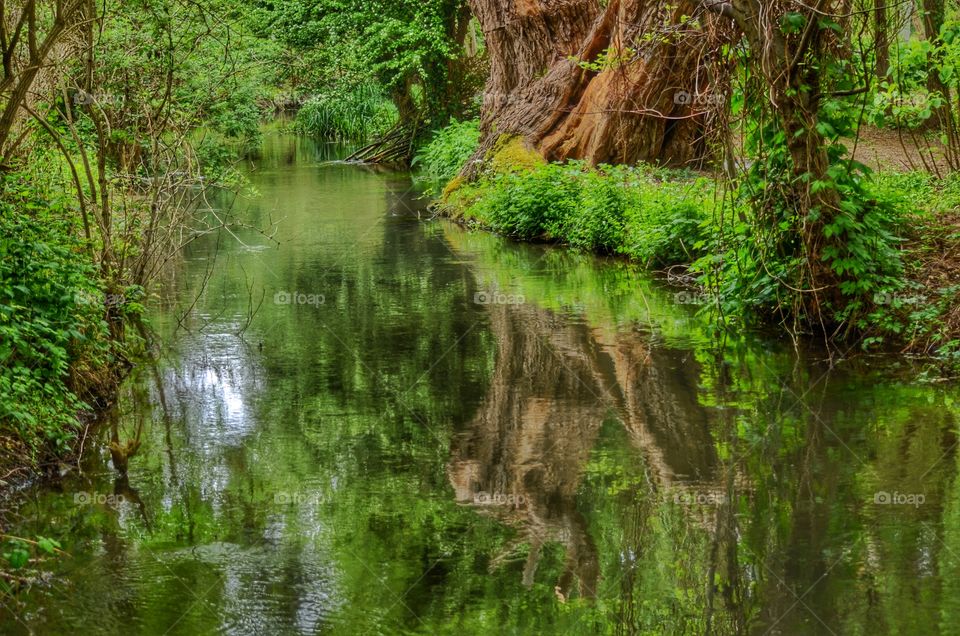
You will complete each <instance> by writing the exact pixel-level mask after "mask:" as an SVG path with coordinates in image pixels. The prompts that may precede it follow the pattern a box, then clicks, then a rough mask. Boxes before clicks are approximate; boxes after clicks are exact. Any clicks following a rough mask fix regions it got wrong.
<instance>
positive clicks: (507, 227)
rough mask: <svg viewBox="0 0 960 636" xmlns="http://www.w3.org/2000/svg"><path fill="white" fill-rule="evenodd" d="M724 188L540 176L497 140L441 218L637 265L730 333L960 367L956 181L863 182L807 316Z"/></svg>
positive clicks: (676, 178) (785, 262)
mask: <svg viewBox="0 0 960 636" xmlns="http://www.w3.org/2000/svg"><path fill="white" fill-rule="evenodd" d="M446 143H447V145H449V140H446ZM428 151H429V149H428ZM435 154H436V153H435ZM464 154H465V153H461V155H460V157H461V158H462V157H463V156H464ZM445 159H446V161H447V163H448V165H449V162H450V161H451V157H446V158H445ZM441 163H442V162H441ZM721 183H722V181H721V180H719V179H714V178H713V177H712V176H711V175H705V174H702V173H693V172H686V171H676V170H666V169H660V168H654V167H650V166H632V167H626V166H599V167H597V168H590V167H588V166H587V165H585V164H583V163H575V162H574V163H567V164H549V163H546V162H545V161H543V159H542V158H540V156H539V155H538V154H537V153H535V152H533V151H530V150H528V149H526V148H525V147H524V146H523V143H522V142H521V141H520V140H519V139H504V140H502V141H501V143H500V144H498V146H497V147H496V148H495V149H494V151H493V152H492V153H491V155H490V156H488V158H487V161H486V162H485V168H484V170H483V171H482V172H481V174H480V176H479V178H477V179H476V180H473V181H470V182H466V181H463V180H461V179H460V178H459V177H455V178H453V179H452V180H451V181H450V182H449V183H448V185H447V186H446V188H445V189H444V191H443V194H442V197H441V198H440V200H439V202H438V205H437V207H438V209H439V210H440V211H441V212H442V213H443V214H444V215H445V216H448V217H450V218H452V219H455V220H458V221H460V222H463V223H466V224H468V225H471V226H474V227H478V228H483V229H486V230H491V231H494V232H497V233H500V234H503V235H505V236H509V237H511V238H514V239H517V240H524V241H548V242H554V243H560V244H565V245H568V246H570V247H571V248H573V249H578V250H583V251H587V252H593V253H599V254H611V255H617V256H622V257H625V258H627V259H630V260H632V261H636V262H639V263H641V264H642V265H644V266H645V267H646V268H648V269H650V270H653V271H657V272H661V273H663V274H664V276H665V277H666V278H668V279H669V281H670V282H671V283H674V284H679V285H680V288H679V289H678V295H677V302H679V303H683V304H693V305H697V306H699V307H700V308H701V310H702V311H704V312H710V313H712V314H714V315H715V316H716V317H717V318H718V319H719V320H720V321H722V322H723V323H725V324H727V325H728V326H738V325H749V324H754V323H780V324H782V325H784V326H785V327H787V328H789V329H790V330H791V331H792V332H793V333H794V334H795V335H799V334H802V333H815V332H820V333H826V334H827V336H828V337H829V338H830V339H831V340H832V341H833V342H834V343H835V344H836V345H837V346H838V347H839V348H840V349H841V350H844V351H849V350H852V349H856V348H859V349H862V350H868V351H870V350H873V351H877V350H882V351H896V352H898V353H902V354H907V355H918V356H923V357H928V358H930V359H932V360H935V361H936V362H937V363H938V364H941V365H943V366H945V367H947V368H950V369H956V368H958V367H960V179H956V178H948V179H943V180H941V179H937V178H935V177H933V176H931V175H929V174H927V173H922V172H906V173H903V172H893V171H883V172H877V173H872V174H871V173H867V176H866V177H865V178H863V179H862V183H861V187H862V188H864V189H865V191H866V192H867V194H868V196H869V199H870V201H871V203H872V208H871V209H870V210H869V211H868V212H867V213H866V214H863V215H861V216H855V215H851V217H850V219H849V221H848V226H847V227H844V228H842V231H844V232H846V233H847V238H848V244H847V246H846V247H845V248H844V249H845V251H844V253H836V254H834V255H833V260H832V262H831V263H830V265H831V267H833V268H834V269H835V270H836V271H837V272H838V276H837V279H838V281H839V284H838V290H837V293H835V294H833V295H827V296H825V298H824V299H823V300H822V301H820V300H819V299H818V301H819V302H818V305H819V313H817V314H816V315H811V314H810V313H808V312H807V311H806V307H807V306H808V303H806V301H805V299H803V298H802V296H803V295H804V294H803V292H801V291H799V289H800V286H799V283H798V286H797V287H794V286H792V285H791V281H792V280H793V279H794V278H795V277H797V272H800V271H802V270H803V269H804V268H805V267H807V266H808V264H807V262H806V260H805V259H802V258H798V257H797V256H796V255H791V253H790V251H789V249H788V246H786V245H785V244H784V241H785V239H784V237H783V236H782V235H781V234H780V233H779V232H778V231H777V228H768V227H764V225H763V223H762V222H761V219H760V218H759V215H758V214H757V213H756V212H755V211H754V210H753V209H751V208H750V207H749V206H748V205H746V204H745V203H744V199H743V198H742V197H740V196H739V193H738V192H736V191H732V190H730V189H728V188H724V187H723V186H722V185H721ZM841 207H842V205H841ZM838 231H840V230H838Z"/></svg>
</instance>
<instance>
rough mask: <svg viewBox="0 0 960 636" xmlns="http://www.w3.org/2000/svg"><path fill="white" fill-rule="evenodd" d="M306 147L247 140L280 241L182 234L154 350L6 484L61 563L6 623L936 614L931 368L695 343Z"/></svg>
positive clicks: (953, 497) (944, 535)
mask: <svg viewBox="0 0 960 636" xmlns="http://www.w3.org/2000/svg"><path fill="white" fill-rule="evenodd" d="M323 161H324V156H323V154H322V150H321V149H318V148H316V147H315V146H313V145H311V144H310V143H309V142H307V141H304V140H292V139H289V138H273V139H270V140H269V143H268V146H267V148H266V149H265V152H264V154H263V157H262V159H260V160H259V161H258V162H257V163H256V165H255V168H256V169H255V170H254V171H253V172H251V179H252V180H253V182H254V183H255V185H256V187H257V189H258V191H259V192H260V195H259V196H258V197H256V198H254V199H252V200H249V201H246V202H245V203H244V204H243V205H244V207H242V209H241V210H240V212H241V213H242V214H245V215H247V217H248V220H249V222H250V223H251V224H254V225H257V224H262V223H263V222H267V223H270V222H273V221H274V220H278V219H283V222H282V223H280V225H279V230H278V235H277V239H278V240H279V241H280V247H279V248H276V247H275V246H270V245H262V244H261V243H258V242H257V241H258V237H257V235H256V234H255V233H250V234H249V235H247V234H244V233H243V232H240V233H239V236H240V239H241V240H242V241H243V243H244V244H245V245H240V244H237V243H235V242H230V241H221V240H218V238H217V237H215V236H210V237H205V238H204V239H201V240H198V241H196V242H195V243H194V244H192V245H191V247H190V249H189V250H188V251H187V253H186V254H185V257H184V261H183V262H182V263H179V264H177V268H176V271H173V272H171V275H170V278H169V280H168V281H167V286H166V288H165V292H164V293H165V296H164V298H163V301H162V303H161V307H162V308H163V309H162V310H161V311H158V312H157V313H156V314H155V316H154V323H155V325H156V328H157V330H158V331H159V332H161V333H163V334H164V335H165V336H166V340H165V342H167V343H169V350H168V351H166V353H165V355H164V357H163V359H162V360H161V361H160V362H159V363H158V364H157V365H156V366H149V365H146V366H143V367H142V368H140V369H139V371H138V374H137V376H136V377H135V378H134V379H133V380H132V381H131V382H130V383H129V384H128V386H127V387H126V394H125V398H124V400H123V401H122V404H121V406H120V408H119V409H118V410H117V411H115V412H114V413H112V414H111V416H110V419H109V420H108V421H107V422H106V423H105V424H104V426H103V427H101V429H100V431H99V434H98V435H99V437H98V440H97V441H98V444H97V445H96V448H97V451H96V452H94V453H92V454H89V456H88V463H87V464H86V465H85V466H84V471H83V474H82V475H77V474H75V473H70V474H68V475H67V476H66V477H65V478H64V480H63V481H62V482H61V483H59V484H54V485H51V486H39V487H37V488H36V489H35V490H34V491H32V492H31V493H29V495H28V497H26V499H25V500H24V502H23V503H22V505H21V507H20V510H19V514H20V518H21V521H20V525H19V527H17V528H14V529H13V530H15V531H16V532H22V533H24V534H44V535H47V536H55V537H58V538H60V539H61V540H62V541H63V542H64V543H65V545H66V547H67V548H68V550H69V551H70V552H71V553H72V554H73V557H72V558H71V559H67V560H64V561H62V562H60V563H58V564H57V571H56V573H55V576H54V578H53V580H52V582H51V584H50V585H47V586H38V587H37V588H35V589H34V590H33V591H32V592H31V594H30V595H29V596H27V597H25V598H24V599H23V602H24V606H23V607H22V608H20V609H18V610H17V618H19V619H21V620H23V621H24V623H26V624H28V625H29V626H30V627H29V629H32V630H34V631H35V632H37V633H50V634H59V633H69V632H70V631H76V630H82V631H83V633H101V634H138V633H142V634H157V633H161V634H162V633H171V634H176V633H183V634H207V633H238V634H248V633H249V634H260V633H277V634H286V633H298V634H312V633H322V632H324V633H325V632H331V633H344V634H354V633H385V634H393V633H429V634H433V633H450V632H458V633H491V632H505V633H515V634H528V633H529V634H547V633H549V634H554V633H556V634H561V633H568V634H589V633H601V634H610V633H617V634H642V633H710V634H714V633H716V634H737V633H759V634H764V633H774V634H776V633H782V634H807V633H810V634H831V633H835V634H840V633H861V632H862V633H866V632H870V633H878V634H881V633H938V632H939V633H951V631H952V630H954V629H955V627H954V626H955V625H956V621H955V620H954V619H955V617H956V616H957V606H958V601H960V593H958V591H957V589H956V583H955V581H956V580H957V577H956V574H957V573H958V565H960V562H958V560H957V558H956V556H955V555H954V553H955V552H957V553H960V512H958V510H960V508H958V506H957V502H958V501H960V492H958V491H957V484H956V480H955V475H956V468H955V466H956V462H957V456H956V453H955V452H954V449H955V446H956V444H957V437H956V427H957V414H958V402H957V393H956V390H955V389H953V388H951V387H948V386H941V385H923V384H918V383H916V381H915V380H914V378H912V377H906V378H904V379H900V378H898V376H897V375H896V374H895V373H893V372H891V370H890V369H888V368H884V369H879V368H878V369H872V368H870V367H869V366H868V365H865V364H859V363H854V364H845V365H842V366H841V367H839V368H836V369H830V368H829V367H828V366H826V365H825V364H823V363H822V362H820V361H818V359H817V358H818V356H817V352H816V350H815V349H812V348H811V349H809V350H806V351H805V352H804V354H803V356H802V357H801V358H800V359H797V356H796V355H795V354H794V353H793V352H792V351H791V350H790V349H789V348H787V347H784V346H782V345H780V344H779V343H776V342H771V341H769V340H768V339H765V338H764V337H763V336H762V335H758V334H739V335H734V336H731V337H730V339H729V340H728V341H727V342H725V343H720V342H718V341H717V340H716V339H715V338H714V337H713V334H712V332H711V329H710V326H709V324H708V323H706V322H705V321H703V320H701V319H698V318H696V317H695V316H693V315H692V314H691V313H690V311H689V309H690V308H689V307H686V306H682V305H677V304H676V303H675V302H673V301H672V298H673V294H672V292H670V291H669V290H665V289H663V288H661V287H659V286H658V285H656V284H654V283H653V282H651V280H650V279H649V278H647V277H645V276H643V275H641V274H640V273H638V272H637V271H636V270H635V269H634V268H632V267H630V266H629V265H626V264H624V263H619V262H601V261H598V260H596V259H593V258H590V257H587V256H584V255H578V254H575V253H570V252H567V251H563V250H557V249H552V248H549V247H543V246H540V247H532V246H522V245H515V244H511V243H509V242H507V241H504V240H502V239H499V238H497V237H493V236H490V235H487V234H484V233H479V232H477V233H474V232H468V231H465V230H463V229H461V228H458V227H455V226H452V225H450V224H446V223H439V222H428V221H427V220H426V219H427V218H428V217H429V215H428V214H427V213H426V211H425V210H424V207H423V201H421V200H419V199H418V198H417V197H416V195H415V194H414V193H413V192H412V191H411V188H410V183H409V181H408V180H406V179H402V178H400V177H398V176H395V175H388V174H378V173H371V172H364V171H362V170H358V169H356V168H353V167H348V166H343V165H321V164H323ZM214 261H215V262H216V263H217V267H216V268H214V269H213V270H212V273H211V270H210V269H209V264H210V263H211V262H214ZM251 287H253V288H254V289H255V290H256V291H257V293H258V294H259V293H260V292H261V291H262V292H263V294H264V297H265V298H266V299H267V302H265V304H264V305H263V307H262V308H261V310H260V312H258V313H257V314H256V316H255V318H254V320H253V321H252V322H251V323H250V325H249V329H247V330H246V331H245V332H243V336H244V337H243V338H241V337H239V336H238V335H237V334H238V333H240V332H241V331H242V329H240V326H242V325H244V324H245V322H246V320H247V317H248V316H249V306H248V300H249V296H250V294H249V290H250V288H251ZM491 290H494V291H497V292H500V291H502V293H503V294H504V295H506V296H512V297H513V304H496V303H488V304H483V303H478V302H476V299H477V294H480V293H489V292H491ZM282 291H285V292H302V293H304V294H314V295H317V296H320V295H322V296H323V298H324V302H322V303H319V302H318V303H315V304H308V305H299V304H294V303H288V304H282V303H275V302H272V300H273V298H274V295H275V294H277V293H278V292H282ZM520 297H522V302H521V299H520ZM191 307H193V308H194V311H192V312H188V311H187V310H188V309H189V308H191ZM184 316H185V317H184ZM181 318H182V325H181V324H180V322H181V321H179V320H178V319H181ZM80 493H88V494H92V495H98V496H100V495H102V497H98V498H96V499H94V501H93V503H89V502H88V503H83V502H80V503H78V502H77V499H76V496H77V495H78V494H80ZM878 493H888V494H889V495H890V496H891V498H892V499H893V500H894V502H896V501H899V499H897V497H899V496H901V495H915V494H922V495H923V497H924V501H923V503H922V505H912V506H911V505H900V504H898V503H882V502H881V503H876V497H877V496H878ZM106 495H113V497H112V498H110V499H109V500H107V498H106ZM101 501H102V502H103V503H101ZM913 501H916V499H914V500H913ZM5 611H6V612H7V613H6V614H4V615H3V616H2V619H0V620H3V623H2V624H0V627H2V629H0V631H3V632H4V633H6V632H10V633H27V632H28V628H27V627H25V625H24V624H23V623H20V622H17V618H15V617H14V616H13V615H12V614H11V613H10V612H9V610H5Z"/></svg>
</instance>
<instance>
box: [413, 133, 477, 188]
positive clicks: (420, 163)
mask: <svg viewBox="0 0 960 636" xmlns="http://www.w3.org/2000/svg"><path fill="white" fill-rule="evenodd" d="M479 144H480V122H479V121H478V120H475V119H474V120H470V121H462V122H461V121H456V120H453V121H452V122H451V123H450V125H449V126H447V127H445V128H442V129H440V130H438V131H436V132H435V133H434V134H433V137H432V138H431V139H430V141H429V142H428V143H427V144H426V145H424V146H423V147H422V148H421V149H420V152H418V153H417V156H416V157H414V160H413V165H414V166H417V167H418V168H419V169H420V171H421V173H422V174H423V176H425V177H427V178H429V179H433V180H437V181H450V180H451V179H453V178H454V177H456V176H457V174H459V172H460V170H461V169H462V168H463V166H464V165H466V163H467V161H468V160H469V159H470V157H471V156H472V155H473V153H474V152H475V151H476V149H477V146H478V145H479Z"/></svg>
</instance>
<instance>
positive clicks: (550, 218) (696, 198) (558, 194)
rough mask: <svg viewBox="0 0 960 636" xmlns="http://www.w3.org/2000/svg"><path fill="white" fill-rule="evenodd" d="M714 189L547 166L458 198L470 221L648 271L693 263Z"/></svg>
mask: <svg viewBox="0 0 960 636" xmlns="http://www.w3.org/2000/svg"><path fill="white" fill-rule="evenodd" d="M710 188H711V184H710V182H709V181H707V180H705V179H694V178H692V177H691V176H690V175H687V174H685V173H678V172H670V171H665V170H655V169H652V168H649V167H627V166H600V167H598V168H596V169H593V168H590V167H588V166H586V165H585V164H583V163H579V162H571V163H568V164H544V165H542V166H539V167H536V168H534V169H533V170H531V171H526V172H510V173H506V174H499V175H493V176H487V177H485V178H483V179H481V180H480V181H479V182H478V183H477V184H473V185H469V186H465V187H464V188H463V189H462V191H460V192H458V193H456V194H455V195H454V196H455V197H457V198H459V199H460V200H461V201H462V202H464V203H466V207H465V211H464V212H465V215H466V216H467V217H468V218H471V219H476V220H477V221H479V222H481V223H483V224H484V225H487V226H489V227H491V228H492V229H494V230H496V231H498V232H501V233H503V234H506V235H509V236H513V237H516V238H520V239H525V240H552V241H559V242H562V243H566V244H569V245H571V246H573V247H576V248H579V249H583V250H589V251H595V252H600V253H605V254H618V255H623V256H627V257H630V258H632V259H635V260H639V261H642V262H644V263H646V264H647V265H649V266H653V267H656V266H665V265H671V264H675V263H683V262H690V260H691V258H692V257H693V256H694V253H693V249H694V246H695V245H696V244H698V243H699V242H700V235H701V233H702V232H703V227H704V223H705V222H706V221H707V220H708V219H709V218H710V215H711V210H712V207H713V201H712V197H711V195H710Z"/></svg>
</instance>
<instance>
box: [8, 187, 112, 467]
mask: <svg viewBox="0 0 960 636" xmlns="http://www.w3.org/2000/svg"><path fill="white" fill-rule="evenodd" d="M0 186H2V189H3V191H2V193H0V436H3V437H6V438H8V439H12V440H16V441H19V442H20V443H22V444H24V445H25V446H26V447H27V449H28V450H29V452H31V453H32V454H33V457H34V458H36V457H37V455H38V454H39V453H40V452H42V451H43V450H44V449H48V450H58V451H61V452H62V451H64V450H66V449H67V447H68V443H69V441H70V439H71V438H72V437H73V436H74V435H75V433H76V426H77V414H78V412H79V411H81V410H82V409H84V408H85V407H86V405H85V404H84V403H83V401H82V400H81V399H80V397H78V396H77V394H76V393H75V390H74V384H75V382H74V380H75V379H76V378H75V377H74V375H73V372H74V370H75V369H74V366H73V365H74V363H75V362H76V361H78V360H84V361H85V363H86V364H87V365H88V366H89V367H90V368H97V367H101V366H105V364H102V363H104V362H105V360H106V356H107V355H108V350H107V345H106V344H105V343H106V342H107V340H108V329H107V325H106V323H105V322H104V318H103V316H104V311H103V308H104V303H103V302H99V299H102V298H104V297H105V296H104V294H103V292H102V290H100V289H98V288H97V286H96V281H97V279H98V276H97V272H96V271H94V270H93V268H92V266H91V265H89V259H88V257H87V255H86V253H85V252H84V251H83V249H82V246H81V245H80V243H79V242H78V241H77V239H76V238H75V237H76V236H78V235H79V231H78V228H77V227H76V226H75V225H74V224H72V223H70V222H68V221H65V220H63V219H65V218H70V217H68V216H67V215H66V214H64V212H66V211H67V206H66V205H65V204H64V202H63V201H61V200H56V199H52V198H49V197H46V196H44V195H42V194H41V193H39V192H37V191H36V190H35V189H34V188H33V187H32V186H30V185H28V182H27V181H26V180H25V179H24V178H21V177H20V176H18V175H6V176H5V177H4V178H3V180H2V183H0ZM72 218H76V216H75V215H72ZM22 460H23V458H21V461H22Z"/></svg>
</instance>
